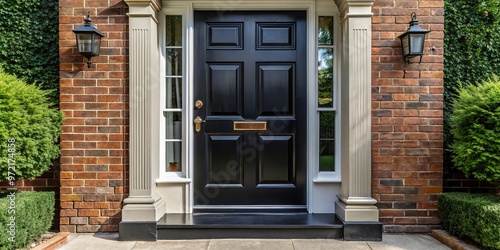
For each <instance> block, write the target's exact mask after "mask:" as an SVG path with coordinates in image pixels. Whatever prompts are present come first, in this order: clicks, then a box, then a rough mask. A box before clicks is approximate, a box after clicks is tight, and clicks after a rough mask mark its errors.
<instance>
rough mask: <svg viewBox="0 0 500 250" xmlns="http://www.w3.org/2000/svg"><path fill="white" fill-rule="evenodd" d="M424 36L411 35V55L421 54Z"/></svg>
mask: <svg viewBox="0 0 500 250" xmlns="http://www.w3.org/2000/svg"><path fill="white" fill-rule="evenodd" d="M424 37H425V34H411V35H410V39H411V41H410V42H411V51H410V52H411V54H422V53H423V49H424Z"/></svg>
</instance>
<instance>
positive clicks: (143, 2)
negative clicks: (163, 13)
mask: <svg viewBox="0 0 500 250" xmlns="http://www.w3.org/2000/svg"><path fill="white" fill-rule="evenodd" d="M125 3H126V4H127V5H128V6H129V7H132V6H151V8H152V9H153V10H154V11H156V12H159V11H160V10H161V1H160V0H125Z"/></svg>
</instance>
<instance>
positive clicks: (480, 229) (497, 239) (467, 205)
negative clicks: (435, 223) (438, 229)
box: [438, 193, 500, 249]
mask: <svg viewBox="0 0 500 250" xmlns="http://www.w3.org/2000/svg"><path fill="white" fill-rule="evenodd" d="M438 212H439V218H440V219H441V222H442V224H443V227H444V228H445V229H446V230H447V231H448V232H450V233H451V234H453V235H455V236H458V237H463V238H469V239H472V240H474V241H475V242H477V243H479V244H481V245H482V246H483V247H485V248H486V249H500V196H495V195H490V194H469V193H444V194H440V195H439V198H438Z"/></svg>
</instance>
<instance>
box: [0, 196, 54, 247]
mask: <svg viewBox="0 0 500 250" xmlns="http://www.w3.org/2000/svg"><path fill="white" fill-rule="evenodd" d="M0 197H1V198H0V228H1V229H2V230H0V249H2V250H4V249H5V250H10V249H18V248H22V247H24V246H27V245H28V244H29V243H31V242H33V241H34V240H36V239H37V238H38V237H40V235H42V234H43V233H45V232H46V231H47V230H48V229H49V228H50V226H51V225H52V219H53V218H54V205H55V194H54V192H16V193H15V194H14V195H11V193H10V192H8V193H0ZM12 217H14V218H15V220H14V221H13V220H12ZM13 225H14V226H13ZM12 229H15V230H12ZM12 232H15V233H14V237H13V235H12Z"/></svg>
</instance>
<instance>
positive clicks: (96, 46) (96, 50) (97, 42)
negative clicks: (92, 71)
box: [93, 35, 101, 56]
mask: <svg viewBox="0 0 500 250" xmlns="http://www.w3.org/2000/svg"><path fill="white" fill-rule="evenodd" d="M100 49H101V37H100V36H98V35H94V50H93V52H94V54H95V55H97V56H98V55H99V50H100Z"/></svg>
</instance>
